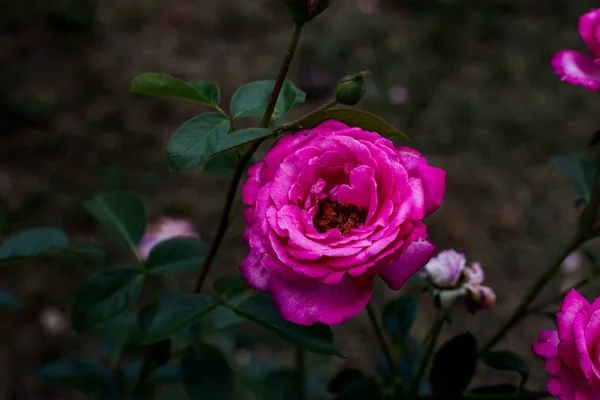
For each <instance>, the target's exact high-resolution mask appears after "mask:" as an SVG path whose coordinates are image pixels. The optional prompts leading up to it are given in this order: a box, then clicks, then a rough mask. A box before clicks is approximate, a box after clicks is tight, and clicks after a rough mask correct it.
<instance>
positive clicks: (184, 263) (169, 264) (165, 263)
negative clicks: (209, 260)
mask: <svg viewBox="0 0 600 400" xmlns="http://www.w3.org/2000/svg"><path fill="white" fill-rule="evenodd" d="M206 250H207V247H206V244H204V243H202V242H201V241H200V240H198V239H196V238H193V237H176V238H172V239H168V240H165V241H162V242H160V243H159V244H157V245H156V246H154V248H152V251H151V252H150V255H149V256H148V260H147V261H146V267H147V268H148V271H149V272H152V273H154V274H172V273H176V272H184V271H194V270H197V269H199V268H200V266H201V265H202V262H204V258H205V256H206Z"/></svg>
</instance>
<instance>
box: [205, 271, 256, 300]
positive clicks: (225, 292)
mask: <svg viewBox="0 0 600 400" xmlns="http://www.w3.org/2000/svg"><path fill="white" fill-rule="evenodd" d="M213 289H215V292H217V293H219V295H220V296H221V297H223V298H228V297H231V296H237V295H238V294H242V293H244V292H246V291H248V290H250V286H248V284H247V283H246V281H245V280H244V278H242V276H241V275H240V274H239V273H235V274H231V275H226V276H222V277H220V278H218V279H217V280H216V281H215V283H214V284H213Z"/></svg>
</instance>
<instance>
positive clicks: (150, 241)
mask: <svg viewBox="0 0 600 400" xmlns="http://www.w3.org/2000/svg"><path fill="white" fill-rule="evenodd" d="M174 237H198V233H197V232H196V230H195V229H194V227H193V225H192V224H191V223H190V222H189V221H187V220H183V219H172V218H168V217H162V218H161V219H160V220H159V221H158V222H157V223H155V224H152V225H150V226H149V227H148V230H147V231H146V233H145V234H144V237H142V240H141V241H140V244H139V246H138V254H139V256H140V259H141V260H146V259H147V258H148V255H150V252H151V251H152V249H153V248H154V246H156V245H157V244H159V243H160V242H163V241H165V240H168V239H171V238H174Z"/></svg>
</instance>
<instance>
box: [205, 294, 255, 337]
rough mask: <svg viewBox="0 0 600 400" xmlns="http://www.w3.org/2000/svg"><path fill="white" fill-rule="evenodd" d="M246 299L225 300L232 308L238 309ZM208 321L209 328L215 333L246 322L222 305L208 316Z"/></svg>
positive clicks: (236, 297)
mask: <svg viewBox="0 0 600 400" xmlns="http://www.w3.org/2000/svg"><path fill="white" fill-rule="evenodd" d="M246 299H247V296H234V297H229V298H227V303H228V304H229V305H231V306H233V307H238V306H239V305H240V304H242V303H243V302H244V301H246ZM210 320H211V324H210V325H211V327H212V328H213V329H215V330H217V331H221V330H225V329H229V328H232V327H234V326H237V325H240V324H243V323H245V322H248V320H247V319H246V318H242V317H240V316H239V315H238V314H236V313H235V312H234V311H233V310H232V309H230V308H228V307H226V306H222V305H219V306H218V307H217V308H215V310H214V311H213V312H212V313H211V314H210Z"/></svg>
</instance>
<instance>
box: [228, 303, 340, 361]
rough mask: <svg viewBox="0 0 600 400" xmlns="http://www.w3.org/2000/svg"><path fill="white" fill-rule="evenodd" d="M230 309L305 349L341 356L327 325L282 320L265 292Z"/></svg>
mask: <svg viewBox="0 0 600 400" xmlns="http://www.w3.org/2000/svg"><path fill="white" fill-rule="evenodd" d="M232 309H233V310H234V311H235V312H236V313H237V314H239V315H240V316H242V317H244V318H247V319H249V320H251V321H254V322H256V323H258V324H260V325H262V326H263V327H265V328H267V329H269V330H271V331H273V332H275V333H276V334H277V335H279V336H280V337H282V338H283V339H285V340H287V341H288V342H291V343H293V344H295V345H298V346H300V347H302V348H304V349H306V350H309V351H312V352H314V353H319V354H325V355H337V356H340V357H343V356H342V354H341V353H340V352H339V351H338V350H337V349H336V348H335V347H334V345H333V333H332V332H331V328H330V327H329V326H327V325H323V324H319V323H317V324H314V325H312V326H301V325H296V324H293V323H291V322H289V321H286V320H284V319H283V318H282V317H281V314H279V311H277V309H276V308H275V305H274V304H273V302H272V301H271V298H270V297H269V295H268V294H266V293H258V294H255V295H254V296H251V297H250V298H248V300H246V301H244V302H243V303H242V304H240V305H239V307H232Z"/></svg>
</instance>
